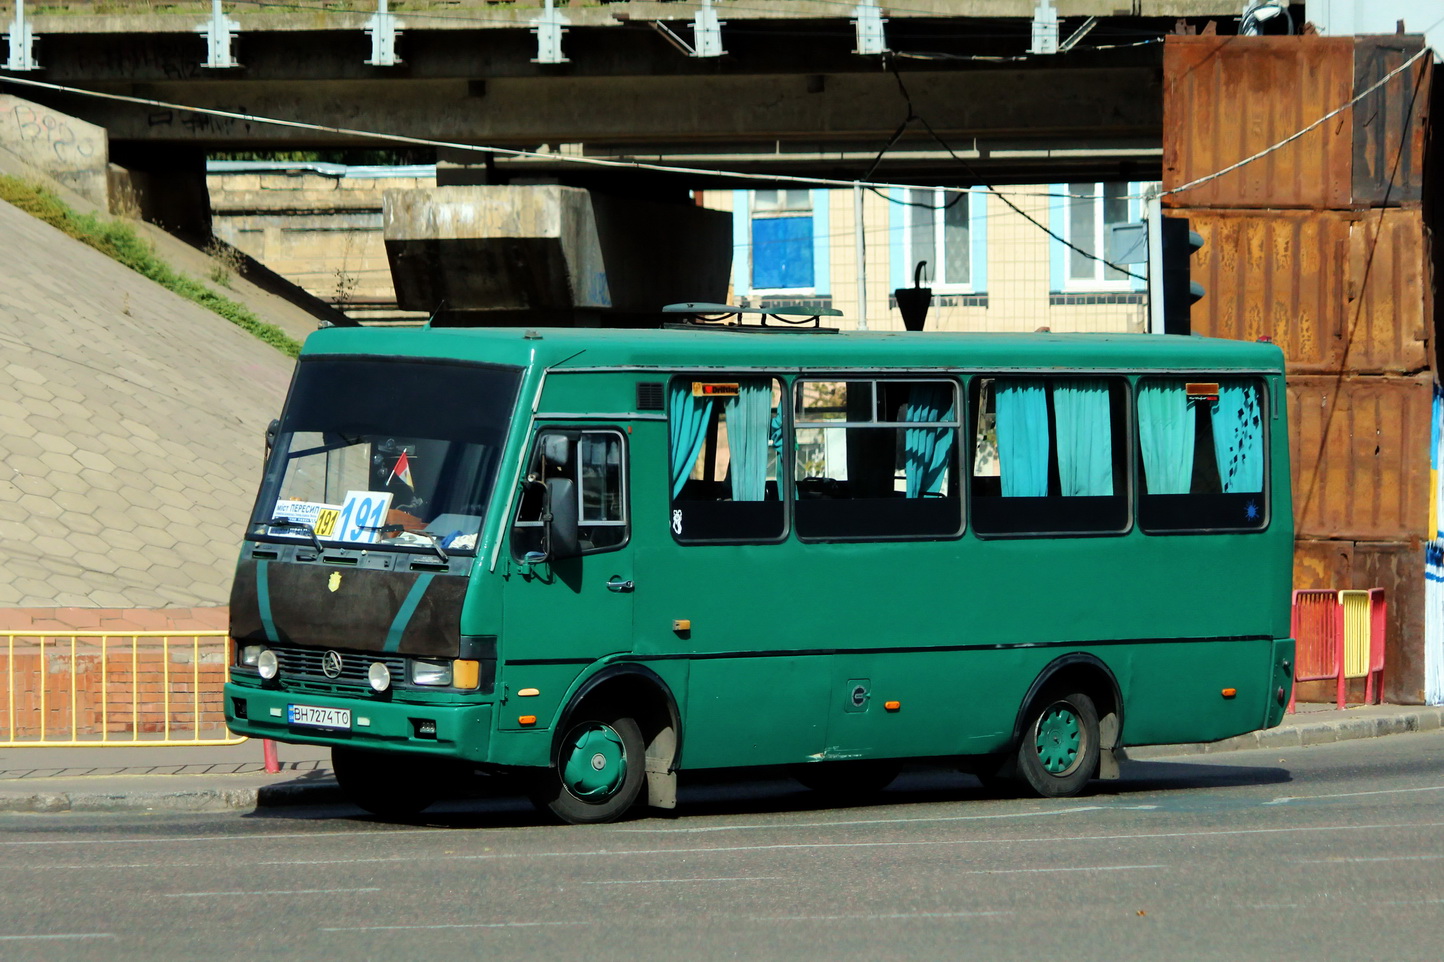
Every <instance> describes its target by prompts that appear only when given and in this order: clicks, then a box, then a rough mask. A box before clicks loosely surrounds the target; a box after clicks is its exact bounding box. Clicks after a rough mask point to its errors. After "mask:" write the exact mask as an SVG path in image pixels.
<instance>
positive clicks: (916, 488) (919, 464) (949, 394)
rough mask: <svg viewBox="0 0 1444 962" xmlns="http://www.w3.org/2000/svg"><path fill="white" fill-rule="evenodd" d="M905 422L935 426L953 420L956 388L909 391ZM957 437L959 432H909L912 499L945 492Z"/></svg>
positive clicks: (906, 447)
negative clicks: (946, 476) (945, 480)
mask: <svg viewBox="0 0 1444 962" xmlns="http://www.w3.org/2000/svg"><path fill="white" fill-rule="evenodd" d="M903 420H905V421H907V422H909V423H932V424H936V423H937V422H939V421H951V420H953V388H952V385H950V384H914V385H913V386H912V387H911V388H910V389H909V390H908V403H907V412H906V414H904V415H903ZM956 435H957V430H956V429H955V428H908V429H907V430H906V431H904V432H903V472H904V475H905V476H906V478H907V496H908V497H909V498H920V497H922V496H923V495H925V494H937V493H938V492H939V491H941V490H942V487H943V478H944V476H945V475H946V473H947V469H948V464H949V462H950V461H951V460H952V457H953V443H954V438H955V436H956Z"/></svg>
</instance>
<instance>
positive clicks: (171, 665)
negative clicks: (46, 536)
mask: <svg viewBox="0 0 1444 962" xmlns="http://www.w3.org/2000/svg"><path fill="white" fill-rule="evenodd" d="M177 641H181V642H183V643H181V644H176V642H177ZM0 646H3V653H4V664H3V665H0V673H3V675H4V693H5V702H4V707H3V711H0V717H3V718H4V720H5V723H6V724H5V731H4V733H3V737H0V746H4V747H6V748H25V747H52V748H53V747H63V746H77V747H78V746H85V747H91V748H95V747H100V746H116V747H125V746H144V747H152V748H153V747H158V746H175V745H237V744H240V743H241V742H243V741H245V740H246V739H245V738H244V737H243V736H238V735H232V734H231V733H230V732H229V731H228V730H227V729H226V727H225V713H224V706H223V703H222V700H221V699H222V697H223V694H222V685H224V684H225V679H226V672H227V669H228V664H229V658H228V655H229V647H228V646H229V639H228V637H227V633H226V632H224V631H56V630H37V629H33V628H32V629H28V630H12V631H0ZM187 722H188V724H187Z"/></svg>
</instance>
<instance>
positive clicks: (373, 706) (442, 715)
mask: <svg viewBox="0 0 1444 962" xmlns="http://www.w3.org/2000/svg"><path fill="white" fill-rule="evenodd" d="M225 702H226V724H227V725H228V726H229V727H230V729H231V731H233V732H235V733H236V734H238V735H246V736H248V737H250V738H270V739H273V740H275V741H278V742H292V743H296V744H303V745H344V746H349V747H352V748H367V749H373V750H377V751H401V752H421V753H425V754H428V755H439V756H443V757H447V758H458V759H464V760H466V761H470V762H477V763H483V762H486V761H487V760H488V758H487V753H488V750H489V748H490V741H491V708H492V706H491V704H490V703H486V704H478V705H426V704H413V703H407V702H398V701H388V702H381V701H372V700H371V699H366V698H354V697H353V698H347V697H334V696H327V695H316V694H311V693H309V692H288V691H277V690H274V689H269V688H252V687H249V686H245V685H237V684H234V683H227V685H226V687H225ZM298 707H299V708H300V709H302V710H301V711H299V712H298V711H296V709H297V708H298ZM338 712H345V713H346V714H345V715H344V716H342V715H338ZM298 718H299V719H303V721H301V722H300V723H297V722H296V721H295V719H298ZM306 719H309V720H310V723H307V722H306V721H305V720H306Z"/></svg>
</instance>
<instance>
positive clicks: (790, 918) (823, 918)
mask: <svg viewBox="0 0 1444 962" xmlns="http://www.w3.org/2000/svg"><path fill="white" fill-rule="evenodd" d="M1012 914H1014V913H1012V912H1002V911H999V912H892V913H887V914H879V915H770V916H754V917H752V918H751V919H749V920H748V921H750V922H850V921H853V920H856V919H977V918H986V917H987V916H992V915H1012Z"/></svg>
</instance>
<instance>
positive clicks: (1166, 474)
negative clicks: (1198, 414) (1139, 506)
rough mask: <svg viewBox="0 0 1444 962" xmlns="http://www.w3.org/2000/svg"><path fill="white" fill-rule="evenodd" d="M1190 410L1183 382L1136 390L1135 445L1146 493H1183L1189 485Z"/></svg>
mask: <svg viewBox="0 0 1444 962" xmlns="http://www.w3.org/2000/svg"><path fill="white" fill-rule="evenodd" d="M1194 432H1195V426H1194V419H1193V409H1192V408H1191V407H1189V404H1188V389H1187V386H1186V385H1185V383H1184V382H1183V381H1145V382H1144V383H1143V384H1142V385H1141V386H1140V387H1139V388H1138V444H1139V447H1140V448H1141V449H1142V452H1143V476H1144V477H1145V478H1146V479H1147V481H1148V493H1149V494H1187V493H1188V491H1189V488H1190V487H1192V485H1193V444H1194Z"/></svg>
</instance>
